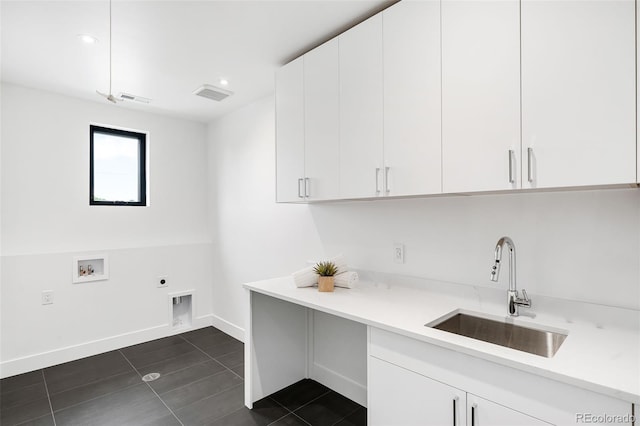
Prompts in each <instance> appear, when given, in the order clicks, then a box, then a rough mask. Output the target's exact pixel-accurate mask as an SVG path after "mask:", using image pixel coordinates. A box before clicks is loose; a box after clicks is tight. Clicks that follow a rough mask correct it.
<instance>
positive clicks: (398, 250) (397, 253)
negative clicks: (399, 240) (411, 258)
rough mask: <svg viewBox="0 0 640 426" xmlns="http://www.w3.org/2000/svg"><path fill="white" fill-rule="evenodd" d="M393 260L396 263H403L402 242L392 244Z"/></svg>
mask: <svg viewBox="0 0 640 426" xmlns="http://www.w3.org/2000/svg"><path fill="white" fill-rule="evenodd" d="M393 261H394V262H396V263H404V244H394V245H393Z"/></svg>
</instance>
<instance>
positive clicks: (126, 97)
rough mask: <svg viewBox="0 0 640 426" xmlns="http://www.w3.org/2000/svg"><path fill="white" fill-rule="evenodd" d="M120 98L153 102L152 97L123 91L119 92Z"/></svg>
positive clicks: (144, 102)
mask: <svg viewBox="0 0 640 426" xmlns="http://www.w3.org/2000/svg"><path fill="white" fill-rule="evenodd" d="M118 99H120V100H123V101H135V102H140V103H143V104H148V103H149V102H151V99H149V98H143V97H142V96H138V95H132V94H130V93H123V92H121V93H118Z"/></svg>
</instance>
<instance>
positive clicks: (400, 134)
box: [369, 0, 442, 195]
mask: <svg viewBox="0 0 640 426" xmlns="http://www.w3.org/2000/svg"><path fill="white" fill-rule="evenodd" d="M382 18H383V28H384V31H383V33H384V37H383V43H384V48H383V51H384V167H385V169H384V172H385V173H384V175H385V179H384V180H385V182H384V193H385V195H417V194H435V193H440V192H441V189H442V188H441V170H442V168H441V164H442V153H441V138H440V118H441V115H440V2H439V1H433V0H425V1H403V2H400V3H396V4H394V5H393V6H391V7H390V8H388V9H386V10H385V11H384V12H383V14H382ZM369 174H371V172H369Z"/></svg>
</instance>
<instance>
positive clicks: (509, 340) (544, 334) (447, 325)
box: [425, 311, 567, 358]
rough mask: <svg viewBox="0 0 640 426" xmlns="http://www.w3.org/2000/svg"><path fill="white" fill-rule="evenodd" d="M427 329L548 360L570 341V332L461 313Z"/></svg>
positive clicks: (445, 318)
mask: <svg viewBox="0 0 640 426" xmlns="http://www.w3.org/2000/svg"><path fill="white" fill-rule="evenodd" d="M425 326H427V327H432V328H436V329H438V330H443V331H448V332H449V333H455V334H459V335H461V336H466V337H471V338H472V339H476V340H482V341H484V342H489V343H494V344H496V345H500V346H506V347H507V348H512V349H517V350H519V351H524V352H529V353H530V354H535V355H540V356H544V357H547V358H551V357H552V356H554V355H555V354H556V352H557V351H558V349H559V348H560V345H562V342H564V340H565V339H566V338H567V332H559V331H548V330H541V329H536V328H530V327H525V326H522V325H515V324H512V323H510V322H505V321H504V320H501V321H500V320H493V319H488V318H483V317H480V316H476V315H470V314H468V313H464V312H460V311H455V312H454V313H453V315H451V314H449V315H446V316H445V317H444V319H439V320H436V321H434V322H433V323H429V324H425Z"/></svg>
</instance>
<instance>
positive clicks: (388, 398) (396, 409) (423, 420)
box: [367, 357, 533, 426]
mask: <svg viewBox="0 0 640 426" xmlns="http://www.w3.org/2000/svg"><path fill="white" fill-rule="evenodd" d="M368 376H369V377H368V384H367V387H368V408H367V413H368V414H367V415H368V419H367V420H368V422H367V424H368V425H369V426H418V425H420V426H430V425H433V426H448V425H452V426H464V425H465V424H466V410H465V406H466V394H465V392H464V391H461V390H460V389H456V388H454V387H451V386H447V385H445V384H444V383H440V382H437V381H435V380H432V379H429V378H428V377H425V376H422V375H420V374H418V373H414V372H412V371H409V370H406V369H404V368H402V367H398V366H396V365H394V364H391V363H388V362H386V361H382V360H380V359H378V358H374V357H369V365H368ZM532 424H533V423H532ZM514 425H516V424H515V423H514V424H512V425H511V426H514Z"/></svg>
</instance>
